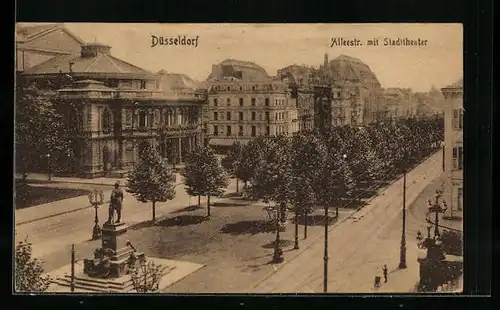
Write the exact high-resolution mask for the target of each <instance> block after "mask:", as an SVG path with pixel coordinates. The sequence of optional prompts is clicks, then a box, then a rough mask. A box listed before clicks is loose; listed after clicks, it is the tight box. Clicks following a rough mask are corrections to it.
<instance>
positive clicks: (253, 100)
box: [252, 98, 255, 107]
mask: <svg viewBox="0 0 500 310" xmlns="http://www.w3.org/2000/svg"><path fill="white" fill-rule="evenodd" d="M252 106H253V107H255V98H252Z"/></svg>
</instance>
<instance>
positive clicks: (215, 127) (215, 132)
mask: <svg viewBox="0 0 500 310" xmlns="http://www.w3.org/2000/svg"><path fill="white" fill-rule="evenodd" d="M218 135H219V126H217V125H215V126H214V136H218Z"/></svg>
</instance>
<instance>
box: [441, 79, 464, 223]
mask: <svg viewBox="0 0 500 310" xmlns="http://www.w3.org/2000/svg"><path fill="white" fill-rule="evenodd" d="M441 91H442V93H443V96H444V155H445V162H444V165H445V173H446V187H445V197H446V201H447V202H448V214H446V217H448V218H453V219H456V218H458V219H460V218H462V216H463V207H464V206H463V195H464V192H463V183H464V182H463V177H464V174H463V169H464V148H463V143H464V142H463V129H464V112H465V111H464V104H463V80H459V81H458V82H456V83H454V84H452V85H450V86H447V87H444V88H442V89H441Z"/></svg>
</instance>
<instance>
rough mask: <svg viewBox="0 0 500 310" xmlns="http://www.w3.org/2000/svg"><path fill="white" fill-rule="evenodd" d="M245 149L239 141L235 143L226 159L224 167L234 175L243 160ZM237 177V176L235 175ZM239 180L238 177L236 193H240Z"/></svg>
mask: <svg viewBox="0 0 500 310" xmlns="http://www.w3.org/2000/svg"><path fill="white" fill-rule="evenodd" d="M242 151H243V147H242V146H241V143H240V142H239V141H235V142H234V143H233V145H232V146H231V149H230V150H229V154H227V155H226V157H224V162H223V166H224V167H225V168H226V169H227V170H228V171H230V172H231V173H232V174H235V171H236V167H237V166H238V163H239V162H240V160H241V156H242ZM235 176H236V175H235ZM238 181H239V178H238V176H236V192H239V182H238Z"/></svg>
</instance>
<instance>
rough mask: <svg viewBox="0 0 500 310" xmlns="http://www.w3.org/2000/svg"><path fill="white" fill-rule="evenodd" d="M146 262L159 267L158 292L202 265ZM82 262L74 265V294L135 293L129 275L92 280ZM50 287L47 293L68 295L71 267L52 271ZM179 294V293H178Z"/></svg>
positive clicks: (150, 260)
mask: <svg viewBox="0 0 500 310" xmlns="http://www.w3.org/2000/svg"><path fill="white" fill-rule="evenodd" d="M147 261H148V262H152V263H154V264H155V265H156V266H161V269H160V270H161V274H162V277H161V279H160V280H159V287H158V291H159V292H161V291H162V290H164V289H165V288H167V287H169V286H171V285H172V284H174V283H176V282H177V281H179V280H181V279H183V278H185V277H187V276H189V275H190V274H192V273H194V272H196V271H197V270H199V269H201V268H202V267H203V266H204V265H201V264H196V263H191V262H183V261H176V260H169V259H162V258H157V257H148V260H147ZM83 267H84V266H83V264H82V262H78V263H76V264H75V281H74V283H75V286H74V292H75V293H135V292H136V291H135V288H134V284H133V282H132V277H131V276H130V275H125V276H122V277H119V278H110V279H101V278H92V277H89V276H87V275H85V273H84V272H83ZM49 274H50V276H51V277H52V279H54V280H53V281H52V285H51V286H50V288H49V290H48V291H49V292H54V293H69V292H71V265H65V266H63V267H61V268H59V269H56V270H53V271H51V272H50V273H49ZM179 293H180V292H179Z"/></svg>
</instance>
